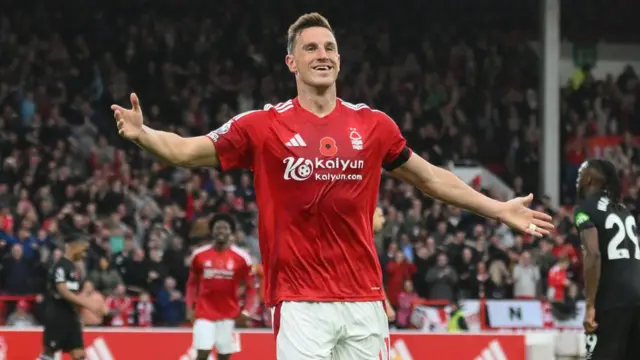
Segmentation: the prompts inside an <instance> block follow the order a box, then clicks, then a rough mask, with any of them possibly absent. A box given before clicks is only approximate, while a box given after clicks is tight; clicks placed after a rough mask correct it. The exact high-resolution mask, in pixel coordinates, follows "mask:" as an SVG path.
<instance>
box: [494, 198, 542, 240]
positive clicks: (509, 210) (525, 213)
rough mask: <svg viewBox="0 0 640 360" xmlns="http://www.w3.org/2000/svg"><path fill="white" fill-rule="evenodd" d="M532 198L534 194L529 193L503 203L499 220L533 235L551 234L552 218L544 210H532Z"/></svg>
mask: <svg viewBox="0 0 640 360" xmlns="http://www.w3.org/2000/svg"><path fill="white" fill-rule="evenodd" d="M532 200H533V194H529V195H528V196H526V197H519V198H515V199H512V200H509V201H507V202H505V203H503V204H502V205H503V206H502V208H501V210H500V211H499V213H498V220H500V221H502V222H503V223H505V224H507V225H508V226H509V227H511V228H513V229H516V230H519V231H521V232H523V233H527V234H530V235H533V236H537V237H542V236H545V235H549V233H550V231H551V230H553V228H554V226H553V224H552V223H551V220H552V218H551V216H549V215H548V214H545V213H543V212H539V211H535V210H531V209H530V208H529V205H531V201H532Z"/></svg>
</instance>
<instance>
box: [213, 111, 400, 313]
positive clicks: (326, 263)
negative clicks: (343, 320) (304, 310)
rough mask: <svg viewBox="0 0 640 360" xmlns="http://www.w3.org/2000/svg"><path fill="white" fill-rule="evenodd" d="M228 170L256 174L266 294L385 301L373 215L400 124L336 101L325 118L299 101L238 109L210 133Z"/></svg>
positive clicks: (271, 298)
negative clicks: (375, 243)
mask: <svg viewBox="0 0 640 360" xmlns="http://www.w3.org/2000/svg"><path fill="white" fill-rule="evenodd" d="M208 136H209V138H210V139H211V140H212V141H213V143H214V146H215V149H216V151H217V154H218V157H219V159H220V166H221V167H222V169H223V170H230V169H234V168H248V169H252V170H253V171H254V178H255V181H254V186H255V189H256V197H257V204H258V208H259V212H260V218H259V225H258V226H259V238H260V252H261V254H262V263H263V267H264V275H265V298H266V299H265V300H266V302H267V304H268V305H269V306H273V305H275V304H277V303H278V302H280V301H283V300H288V301H374V300H382V299H383V294H382V280H381V279H382V274H381V269H380V265H379V263H378V257H377V254H376V249H375V246H374V243H373V240H372V239H373V229H372V221H371V219H372V218H373V213H374V211H375V208H376V203H377V198H378V188H379V186H380V175H381V171H382V170H381V168H382V166H383V164H389V163H392V162H394V161H395V160H396V159H397V158H398V157H399V156H400V154H401V152H402V151H403V150H404V149H405V148H406V141H405V139H404V137H403V136H402V134H401V133H400V129H399V128H398V126H397V125H396V124H395V123H394V122H393V120H391V119H390V118H389V117H388V116H387V115H385V114H384V113H382V112H379V111H376V110H372V109H370V108H369V107H367V106H366V105H362V104H360V105H353V104H350V103H348V102H345V101H342V100H337V104H336V107H335V109H334V110H333V112H332V113H331V114H329V115H327V116H324V117H322V118H320V117H318V116H316V115H314V114H313V113H311V112H309V111H307V110H305V109H304V108H302V107H301V106H300V104H299V103H298V101H297V99H293V100H289V101H287V102H284V103H281V104H278V105H276V106H271V105H267V106H266V107H265V109H264V110H257V111H250V112H247V113H243V114H240V115H238V116H236V117H234V118H233V119H231V120H230V121H228V122H227V123H226V124H224V125H223V126H222V127H220V128H219V129H217V130H215V131H212V132H211V133H209V134H208Z"/></svg>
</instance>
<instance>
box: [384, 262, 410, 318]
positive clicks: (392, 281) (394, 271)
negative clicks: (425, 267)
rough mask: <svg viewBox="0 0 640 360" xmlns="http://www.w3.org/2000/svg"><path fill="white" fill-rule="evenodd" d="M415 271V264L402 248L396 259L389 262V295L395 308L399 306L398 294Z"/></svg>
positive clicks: (390, 301)
mask: <svg viewBox="0 0 640 360" xmlns="http://www.w3.org/2000/svg"><path fill="white" fill-rule="evenodd" d="M415 271H416V267H415V265H413V264H412V263H410V262H408V261H407V259H406V258H405V256H404V253H403V252H402V251H400V250H398V251H396V254H395V257H394V259H393V260H392V261H390V262H389V263H388V264H387V286H386V287H387V296H388V299H389V303H390V304H391V306H392V307H393V308H394V309H397V308H398V296H399V295H400V293H401V292H402V290H403V287H404V282H405V281H406V280H411V277H412V276H413V273H414V272H415Z"/></svg>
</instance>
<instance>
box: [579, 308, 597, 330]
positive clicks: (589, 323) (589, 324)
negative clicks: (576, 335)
mask: <svg viewBox="0 0 640 360" xmlns="http://www.w3.org/2000/svg"><path fill="white" fill-rule="evenodd" d="M582 325H583V326H584V331H585V332H586V333H587V334H590V333H593V332H594V331H596V329H597V328H598V323H597V322H596V308H595V306H593V305H587V311H585V313H584V321H583V322H582Z"/></svg>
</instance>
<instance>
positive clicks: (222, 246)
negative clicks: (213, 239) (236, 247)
mask: <svg viewBox="0 0 640 360" xmlns="http://www.w3.org/2000/svg"><path fill="white" fill-rule="evenodd" d="M227 247H229V244H228V243H222V244H220V243H214V244H213V248H214V249H216V250H217V251H222V250H224V249H226V248H227Z"/></svg>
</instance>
